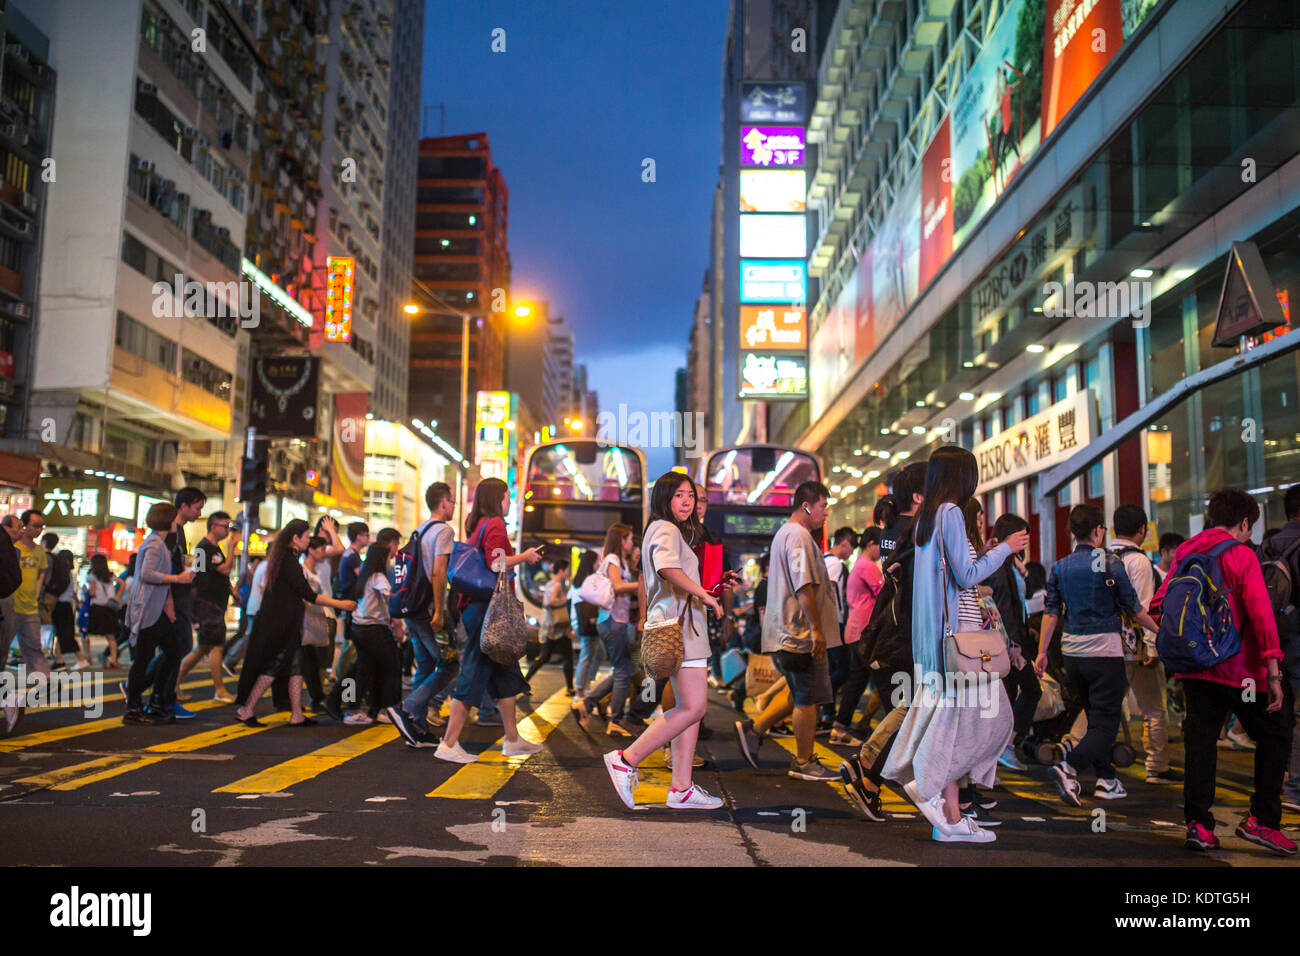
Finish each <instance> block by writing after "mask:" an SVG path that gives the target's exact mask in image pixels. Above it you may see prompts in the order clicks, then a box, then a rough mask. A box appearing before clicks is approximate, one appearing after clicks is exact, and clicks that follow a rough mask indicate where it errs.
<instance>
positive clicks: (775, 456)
mask: <svg viewBox="0 0 1300 956" xmlns="http://www.w3.org/2000/svg"><path fill="white" fill-rule="evenodd" d="M820 479H821V475H820V469H819V468H818V467H817V460H816V459H815V458H813V456H812V455H810V454H808V453H807V452H802V451H795V450H793V449H783V448H766V447H759V448H732V449H729V450H727V451H719V452H714V453H713V454H712V455H711V456H709V462H708V466H707V474H706V476H705V490H706V491H707V493H708V500H709V504H711V505H749V506H752V507H760V508H785V509H789V508H791V507H793V505H794V491H795V489H796V488H798V487H799V485H801V484H803V482H805V481H819V480H820Z"/></svg>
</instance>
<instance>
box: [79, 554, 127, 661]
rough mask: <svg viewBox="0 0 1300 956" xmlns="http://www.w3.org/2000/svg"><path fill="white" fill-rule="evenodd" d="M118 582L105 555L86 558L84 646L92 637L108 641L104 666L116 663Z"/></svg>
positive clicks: (119, 582)
mask: <svg viewBox="0 0 1300 956" xmlns="http://www.w3.org/2000/svg"><path fill="white" fill-rule="evenodd" d="M121 586H122V582H121V581H119V580H118V579H117V578H115V577H113V572H112V571H110V570H109V569H108V558H107V557H105V556H104V555H102V554H95V555H91V558H90V579H89V581H88V587H89V589H90V620H89V621H88V622H87V627H86V641H87V646H89V642H90V641H91V640H93V639H94V638H96V637H102V638H103V639H104V640H105V641H106V642H108V666H109V667H114V668H115V667H118V666H119V665H118V663H117V628H118V620H117V607H116V606H115V605H116V603H117V601H118V596H117V592H118V590H119V589H120V588H121Z"/></svg>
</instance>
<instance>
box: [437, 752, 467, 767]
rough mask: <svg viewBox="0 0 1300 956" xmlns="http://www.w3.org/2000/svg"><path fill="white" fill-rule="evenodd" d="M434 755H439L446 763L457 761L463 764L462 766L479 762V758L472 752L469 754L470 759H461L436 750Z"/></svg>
mask: <svg viewBox="0 0 1300 956" xmlns="http://www.w3.org/2000/svg"><path fill="white" fill-rule="evenodd" d="M434 756H435V757H437V758H438V759H439V760H441V761H444V762H445V763H456V764H461V765H462V766H463V765H465V764H471V763H477V762H478V758H477V757H475V756H474V755H473V754H470V755H469V757H470V759H469V760H461V759H459V758H457V757H449V756H446V755H445V754H440V753H437V752H436V751H435V752H434Z"/></svg>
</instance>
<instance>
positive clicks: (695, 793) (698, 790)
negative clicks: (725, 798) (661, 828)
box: [666, 783, 722, 810]
mask: <svg viewBox="0 0 1300 956" xmlns="http://www.w3.org/2000/svg"><path fill="white" fill-rule="evenodd" d="M666 802H667V804H668V809H669V810H716V809H718V807H720V806H722V798H721V797H715V796H713V794H711V793H709V792H708V791H707V790H705V789H704V788H703V787H701V786H700V785H699V784H695V783H693V784H691V787H690V789H689V790H674V789H673V788H672V787H669V788H668V800H667V801H666Z"/></svg>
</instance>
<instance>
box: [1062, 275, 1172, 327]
mask: <svg viewBox="0 0 1300 956" xmlns="http://www.w3.org/2000/svg"><path fill="white" fill-rule="evenodd" d="M1151 297H1152V288H1151V282H1150V281H1148V280H1146V279H1143V280H1137V279H1127V280H1121V281H1119V282H1087V281H1084V282H1075V281H1074V280H1073V279H1071V280H1068V281H1066V282H1048V283H1045V284H1044V285H1043V315H1045V316H1047V317H1048V318H1050V319H1060V318H1065V317H1069V316H1073V317H1077V318H1081V319H1124V318H1132V319H1133V327H1134V328H1135V329H1145V328H1147V327H1148V326H1149V325H1150V324H1151Z"/></svg>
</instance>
